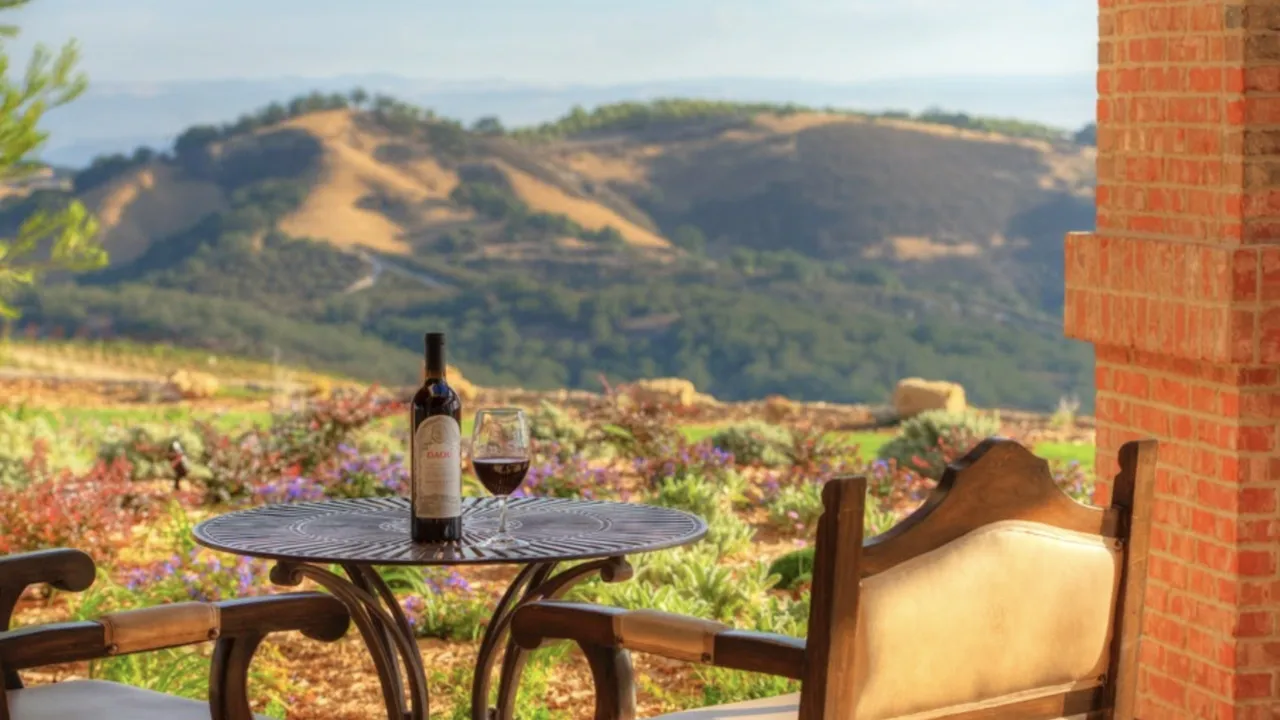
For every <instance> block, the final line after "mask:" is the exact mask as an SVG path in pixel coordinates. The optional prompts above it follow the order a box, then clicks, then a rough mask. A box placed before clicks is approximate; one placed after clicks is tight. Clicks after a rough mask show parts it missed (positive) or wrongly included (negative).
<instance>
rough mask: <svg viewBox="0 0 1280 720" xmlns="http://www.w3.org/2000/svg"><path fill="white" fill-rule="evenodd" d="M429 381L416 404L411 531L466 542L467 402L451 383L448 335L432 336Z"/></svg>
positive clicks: (428, 539)
mask: <svg viewBox="0 0 1280 720" xmlns="http://www.w3.org/2000/svg"><path fill="white" fill-rule="evenodd" d="M426 355H427V357H426V370H427V372H426V379H425V380H424V381H423V383H422V387H420V388H418V392H416V393H414V396H413V402H412V404H411V405H410V409H409V414H410V425H409V429H410V440H409V456H410V468H411V481H410V507H411V516H410V520H409V522H410V526H411V529H410V533H411V534H412V536H413V540H414V542H424V543H436V542H448V541H451V540H461V539H462V458H461V454H462V420H461V418H462V400H461V399H459V398H458V393H456V392H454V390H453V388H451V387H449V383H448V381H447V380H446V379H445V364H444V333H427V337H426Z"/></svg>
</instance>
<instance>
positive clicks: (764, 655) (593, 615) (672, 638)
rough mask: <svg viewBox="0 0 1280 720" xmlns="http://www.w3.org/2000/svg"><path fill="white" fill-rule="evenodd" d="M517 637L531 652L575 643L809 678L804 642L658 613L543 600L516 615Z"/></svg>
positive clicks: (513, 627)
mask: <svg viewBox="0 0 1280 720" xmlns="http://www.w3.org/2000/svg"><path fill="white" fill-rule="evenodd" d="M511 636H512V638H513V639H514V640H515V642H516V644H517V645H519V646H520V647H522V648H525V649H528V650H532V649H534V648H537V647H538V646H539V645H541V644H542V643H543V642H544V641H546V640H573V641H575V642H577V643H578V644H579V645H582V646H584V647H588V646H592V647H597V648H616V649H623V650H637V651H640V652H645V653H650V654H654V655H661V656H663V657H668V658H672V659H676V660H686V661H689V662H699V663H703V664H707V665H715V666H717V667H724V668H731V669H734V670H746V671H749V672H762V673H768V674H770V675H780V676H782V677H788V678H793V679H800V678H801V677H803V673H804V660H805V646H804V641H803V640H800V639H798V638H793V637H787V636H784V635H773V634H769V633H758V632H748V631H742V630H734V629H732V628H730V627H729V626H727V625H724V624H722V623H718V622H714V621H711V620H703V619H701V618H693V617H687V616H683V615H673V614H670V613H662V612H656V611H653V610H623V609H622V608H616V607H607V606H604V605H591V604H587V603H572V602H561V601H556V600H540V601H537V602H531V603H529V604H527V605H524V606H521V607H520V608H519V609H518V610H516V613H515V615H514V617H513V618H512V621H511Z"/></svg>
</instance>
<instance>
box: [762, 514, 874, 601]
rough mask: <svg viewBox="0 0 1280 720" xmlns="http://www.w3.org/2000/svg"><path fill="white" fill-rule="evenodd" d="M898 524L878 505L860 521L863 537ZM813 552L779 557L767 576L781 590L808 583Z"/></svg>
mask: <svg viewBox="0 0 1280 720" xmlns="http://www.w3.org/2000/svg"><path fill="white" fill-rule="evenodd" d="M897 522H898V517H897V516H896V515H894V514H893V513H892V512H890V511H888V510H882V509H881V508H880V507H879V506H878V505H875V504H869V505H867V510H866V515H865V516H864V517H863V519H862V533H863V537H875V536H876V535H880V534H882V533H884V532H886V531H887V530H889V528H891V527H893V526H894V525H895V524H896V523H897ZM813 527H814V529H815V530H816V529H817V520H816V518H815V520H814V526H813ZM813 552H814V548H813V546H812V545H810V546H809V547H803V548H800V549H799V550H794V551H792V552H789V553H787V554H785V555H780V556H778V557H777V558H775V559H774V561H773V563H771V564H770V565H769V574H771V575H776V576H777V577H778V587H779V588H781V589H783V590H791V589H793V588H797V587H800V586H801V585H804V584H805V583H808V582H809V581H811V580H812V579H813Z"/></svg>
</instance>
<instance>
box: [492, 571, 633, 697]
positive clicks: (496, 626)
mask: <svg viewBox="0 0 1280 720" xmlns="http://www.w3.org/2000/svg"><path fill="white" fill-rule="evenodd" d="M556 565H557V563H554V562H550V563H535V564H531V565H526V566H525V567H524V569H522V570H521V571H520V573H519V574H518V575H516V578H515V580H512V581H511V585H510V586H509V587H508V588H507V591H506V593H505V594H503V596H502V599H501V600H500V601H498V607H497V608H496V609H494V612H493V619H491V620H490V621H489V626H488V627H487V628H485V632H484V637H483V639H482V640H481V641H480V650H479V653H478V654H477V655H476V671H475V677H474V679H473V680H472V684H471V718H472V720H511V718H512V714H513V712H514V711H515V703H516V692H517V691H518V690H519V687H520V677H521V675H522V673H523V670H524V662H525V654H524V651H523V650H521V649H520V648H518V647H516V645H515V643H513V642H511V641H510V639H508V638H506V637H505V635H506V632H507V627H508V626H509V625H510V624H511V617H512V615H514V614H515V611H516V610H517V609H518V608H519V607H520V606H521V605H523V604H525V603H527V602H532V601H534V600H554V599H555V598H558V597H560V596H562V595H564V593H566V592H568V591H569V590H570V589H571V588H572V587H573V586H574V585H576V584H578V583H579V582H582V581H583V580H585V579H587V578H588V577H590V576H591V575H594V574H596V573H599V574H600V577H601V578H602V579H603V580H604V581H605V582H619V581H622V580H626V579H628V578H630V577H631V572H632V571H631V566H630V565H629V564H627V559H626V558H624V557H611V558H605V559H603V560H594V561H591V562H586V563H581V564H579V565H575V566H573V567H571V568H568V569H566V570H564V571H562V572H560V573H558V574H556V575H552V573H553V572H554V571H555V568H556ZM522 590H523V591H522ZM504 640H505V648H504V652H503V655H502V666H501V672H500V673H499V676H498V678H499V679H498V705H497V707H491V706H490V705H489V690H490V688H491V687H492V680H493V666H494V663H495V662H496V661H497V651H498V647H499V645H500V644H503V641H504Z"/></svg>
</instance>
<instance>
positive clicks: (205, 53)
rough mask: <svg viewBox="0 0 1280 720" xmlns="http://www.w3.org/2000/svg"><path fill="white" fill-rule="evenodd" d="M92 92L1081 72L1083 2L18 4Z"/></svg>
mask: <svg viewBox="0 0 1280 720" xmlns="http://www.w3.org/2000/svg"><path fill="white" fill-rule="evenodd" d="M10 15H12V16H13V19H14V20H16V22H17V23H18V24H19V25H21V27H22V32H23V34H22V36H21V37H20V39H19V40H17V41H13V42H12V43H11V45H12V46H14V49H15V50H16V51H17V52H18V53H19V55H18V57H25V56H26V52H27V51H28V49H29V48H30V46H31V45H32V44H33V43H34V42H35V41H37V40H38V41H43V42H45V43H49V44H59V43H61V41H63V40H65V39H67V38H72V37H74V38H78V39H79V41H80V43H81V47H82V49H83V53H84V64H83V67H84V69H85V70H87V71H88V72H89V74H90V78H91V79H92V80H95V81H97V82H118V81H148V82H153V81H163V80H180V79H211V78H230V77H238V78H250V77H252V78H268V77H279V76H283V75H300V76H309V77H323V76H333V75H347V74H364V73H394V74H397V75H404V76H409V77H421V78H439V79H444V80H462V79H479V78H483V79H507V80H515V81H526V82H540V83H569V82H584V83H619V82H634V81H645V80H671V79H684V78H706V77H730V76H732V77H781V78H797V79H806V80H818V81H835V82H840V81H855V80H863V79H873V78H884V77H899V76H939V75H1044V74H1068V73H1072V74H1074V73H1087V72H1090V71H1091V70H1092V69H1093V68H1094V65H1095V59H1096V51H1095V43H1096V17H1097V3H1095V2H1093V1H1092V0H449V1H447V2H445V1H442V0H253V1H250V0H35V2H34V3H33V4H32V5H31V6H29V7H27V8H24V9H22V10H20V11H17V12H14V13H10Z"/></svg>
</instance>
